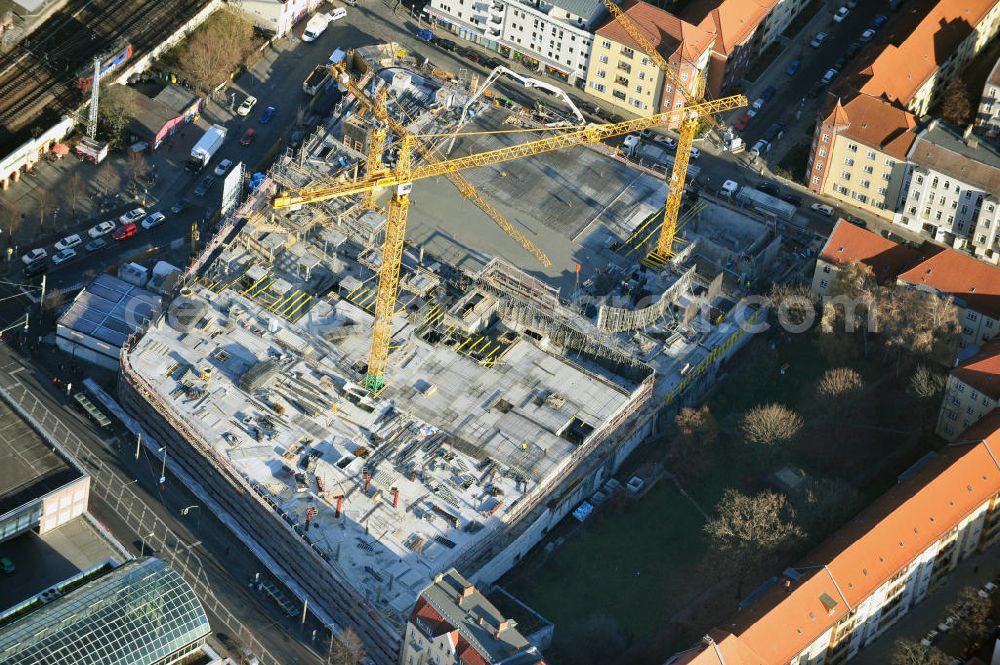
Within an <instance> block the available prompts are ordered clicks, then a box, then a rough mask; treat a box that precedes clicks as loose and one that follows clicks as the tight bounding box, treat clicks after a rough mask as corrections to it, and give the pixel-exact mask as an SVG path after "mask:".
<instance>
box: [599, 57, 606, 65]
mask: <svg viewBox="0 0 1000 665" xmlns="http://www.w3.org/2000/svg"><path fill="white" fill-rule="evenodd" d="M598 60H600V62H601V64H602V65H606V64H608V56H606V55H602V56H601V57H599V58H598Z"/></svg>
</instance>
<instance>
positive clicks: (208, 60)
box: [180, 8, 253, 91]
mask: <svg viewBox="0 0 1000 665" xmlns="http://www.w3.org/2000/svg"><path fill="white" fill-rule="evenodd" d="M252 49H253V21H252V20H251V19H250V18H249V16H247V15H246V14H244V13H243V12H240V11H236V10H233V9H228V8H227V9H220V10H219V11H217V12H215V13H214V14H213V15H212V16H211V17H210V18H209V20H208V21H206V22H205V24H204V25H203V26H202V27H201V28H200V29H198V30H196V31H195V32H194V33H193V34H192V35H191V36H190V37H189V38H188V42H187V46H186V48H185V49H184V54H183V56H182V57H181V59H180V62H181V66H182V67H183V69H184V72H185V73H186V74H187V75H188V77H189V78H190V79H191V80H192V81H194V82H195V83H196V84H197V85H198V86H199V87H201V88H202V89H203V90H206V91H207V90H212V89H213V88H216V87H217V86H219V85H221V84H222V83H225V82H226V81H227V80H228V79H229V76H230V74H232V72H233V71H234V70H235V69H236V68H237V66H239V65H241V64H243V63H244V62H245V61H246V58H247V56H248V55H249V54H250V52H251V51H252Z"/></svg>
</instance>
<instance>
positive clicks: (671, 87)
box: [663, 83, 674, 92]
mask: <svg viewBox="0 0 1000 665" xmlns="http://www.w3.org/2000/svg"><path fill="white" fill-rule="evenodd" d="M673 91H674V86H673V85H671V84H670V83H668V84H667V85H666V86H664V88H663V92H673Z"/></svg>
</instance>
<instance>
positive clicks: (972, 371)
mask: <svg viewBox="0 0 1000 665" xmlns="http://www.w3.org/2000/svg"><path fill="white" fill-rule="evenodd" d="M951 375H952V376H954V377H955V378H956V379H958V380H959V381H961V382H962V383H965V384H967V385H970V386H972V387H973V388H975V389H976V390H978V391H979V392H981V393H983V394H984V395H988V396H989V397H991V398H993V399H995V400H996V399H1000V342H986V343H985V344H983V346H982V348H981V349H979V353H977V354H976V355H974V356H972V357H971V358H969V359H968V360H966V361H965V362H963V363H961V364H959V366H958V367H956V368H955V369H953V370H951Z"/></svg>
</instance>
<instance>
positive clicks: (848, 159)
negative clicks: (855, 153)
mask: <svg viewBox="0 0 1000 665" xmlns="http://www.w3.org/2000/svg"><path fill="white" fill-rule="evenodd" d="M844 164H846V165H848V166H854V160H853V159H851V158H850V157H848V158H847V159H845V160H844Z"/></svg>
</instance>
